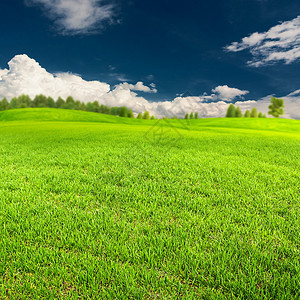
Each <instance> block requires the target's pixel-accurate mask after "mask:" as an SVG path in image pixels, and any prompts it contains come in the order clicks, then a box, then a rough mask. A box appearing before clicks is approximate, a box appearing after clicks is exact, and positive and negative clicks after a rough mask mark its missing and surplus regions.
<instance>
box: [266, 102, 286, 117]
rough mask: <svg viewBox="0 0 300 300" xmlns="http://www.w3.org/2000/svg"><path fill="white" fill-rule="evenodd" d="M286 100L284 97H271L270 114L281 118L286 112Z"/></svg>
mask: <svg viewBox="0 0 300 300" xmlns="http://www.w3.org/2000/svg"><path fill="white" fill-rule="evenodd" d="M283 108H284V101H283V99H279V98H275V97H272V98H271V105H269V109H270V110H269V112H268V115H271V116H273V117H275V118H279V117H280V116H281V115H283V114H284V110H283Z"/></svg>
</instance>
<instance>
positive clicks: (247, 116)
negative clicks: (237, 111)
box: [244, 109, 250, 118]
mask: <svg viewBox="0 0 300 300" xmlns="http://www.w3.org/2000/svg"><path fill="white" fill-rule="evenodd" d="M244 117H245V118H250V111H249V109H247V110H246V111H245V114H244Z"/></svg>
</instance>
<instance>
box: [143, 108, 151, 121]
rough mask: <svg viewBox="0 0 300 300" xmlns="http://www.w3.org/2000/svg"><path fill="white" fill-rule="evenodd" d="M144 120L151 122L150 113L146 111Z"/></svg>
mask: <svg viewBox="0 0 300 300" xmlns="http://www.w3.org/2000/svg"><path fill="white" fill-rule="evenodd" d="M143 119H145V120H150V113H149V111H148V110H146V111H145V112H144V114H143Z"/></svg>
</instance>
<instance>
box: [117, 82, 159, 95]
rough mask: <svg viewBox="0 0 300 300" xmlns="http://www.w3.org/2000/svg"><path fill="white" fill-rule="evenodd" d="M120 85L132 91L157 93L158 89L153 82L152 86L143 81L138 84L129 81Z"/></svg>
mask: <svg viewBox="0 0 300 300" xmlns="http://www.w3.org/2000/svg"><path fill="white" fill-rule="evenodd" d="M119 87H122V88H124V89H130V90H132V91H140V92H144V93H157V89H156V88H155V84H154V83H151V84H150V87H151V88H150V87H148V86H146V85H144V83H143V82H141V81H139V82H137V83H136V84H129V83H127V82H124V83H121V84H119Z"/></svg>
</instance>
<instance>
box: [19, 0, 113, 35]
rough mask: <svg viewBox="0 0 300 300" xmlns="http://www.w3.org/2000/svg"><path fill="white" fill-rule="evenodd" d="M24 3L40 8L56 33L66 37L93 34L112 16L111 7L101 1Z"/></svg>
mask: <svg viewBox="0 0 300 300" xmlns="http://www.w3.org/2000/svg"><path fill="white" fill-rule="evenodd" d="M25 3H26V4H27V5H38V6H40V7H41V8H42V9H43V10H44V12H45V14H46V15H47V16H48V17H49V18H50V19H52V20H53V21H54V24H55V25H56V27H57V29H58V31H59V32H60V33H62V34H66V35H69V34H70V35H74V34H88V33H93V32H95V31H97V30H98V29H99V28H100V27H101V26H103V24H104V22H107V21H111V20H112V17H113V15H114V12H113V5H111V4H103V1H102V0H25Z"/></svg>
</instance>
